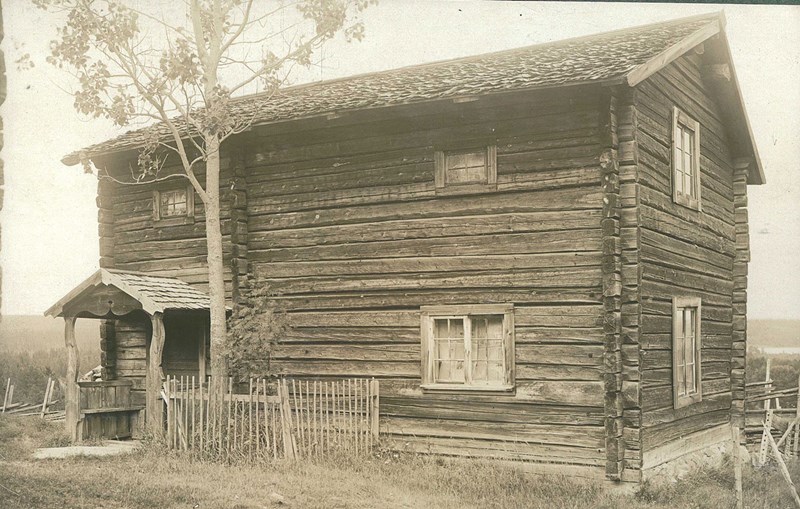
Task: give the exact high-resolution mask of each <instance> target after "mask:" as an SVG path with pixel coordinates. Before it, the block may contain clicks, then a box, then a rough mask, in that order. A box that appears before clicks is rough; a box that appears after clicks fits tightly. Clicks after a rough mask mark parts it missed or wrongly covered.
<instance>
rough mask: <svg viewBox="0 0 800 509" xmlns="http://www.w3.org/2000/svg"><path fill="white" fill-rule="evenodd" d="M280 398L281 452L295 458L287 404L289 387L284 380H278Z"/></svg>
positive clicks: (289, 409)
mask: <svg viewBox="0 0 800 509" xmlns="http://www.w3.org/2000/svg"><path fill="white" fill-rule="evenodd" d="M278 384H279V388H280V391H279V394H280V397H281V398H280V399H281V434H282V435H283V454H284V456H285V457H286V458H287V459H292V460H293V459H295V458H296V455H295V450H294V444H293V443H292V409H291V407H290V406H289V389H288V388H287V385H286V380H280V381H278Z"/></svg>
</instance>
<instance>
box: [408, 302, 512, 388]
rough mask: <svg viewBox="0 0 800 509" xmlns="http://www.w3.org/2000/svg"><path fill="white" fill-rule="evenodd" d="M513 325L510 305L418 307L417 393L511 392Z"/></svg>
mask: <svg viewBox="0 0 800 509" xmlns="http://www.w3.org/2000/svg"><path fill="white" fill-rule="evenodd" d="M513 320H514V318H513V307H512V306H511V305H475V306H424V307H423V308H422V352H423V359H422V371H423V377H422V383H423V388H426V389H456V390H469V389H473V390H474V389H477V390H510V389H512V388H513V385H514V379H513V377H514V374H513V372H514V369H513V367H514V340H513V334H514V333H513V331H514V325H513Z"/></svg>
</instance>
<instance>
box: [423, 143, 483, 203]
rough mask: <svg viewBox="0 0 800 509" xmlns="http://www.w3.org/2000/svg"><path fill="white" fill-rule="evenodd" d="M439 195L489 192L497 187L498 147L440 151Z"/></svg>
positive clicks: (437, 174) (437, 159) (438, 155)
mask: <svg viewBox="0 0 800 509" xmlns="http://www.w3.org/2000/svg"><path fill="white" fill-rule="evenodd" d="M435 163H436V174H435V179H436V193H437V194H440V193H462V192H480V191H489V190H494V189H496V188H497V147H496V146H494V145H490V146H487V147H474V148H469V149H460V150H438V151H436V154H435Z"/></svg>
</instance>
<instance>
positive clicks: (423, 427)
mask: <svg viewBox="0 0 800 509" xmlns="http://www.w3.org/2000/svg"><path fill="white" fill-rule="evenodd" d="M384 415H385V414H384ZM384 415H382V416H381V432H382V433H389V434H391V435H411V436H415V437H440V438H465V439H479V440H502V441H506V442H512V443H524V444H530V445H533V444H537V445H558V446H570V447H582V448H588V449H592V450H593V452H596V450H597V449H601V448H602V447H603V446H604V443H605V427H603V426H593V427H590V426H580V427H577V426H565V425H552V424H528V423H525V424H521V423H504V424H503V425H502V426H498V425H497V423H496V422H494V421H489V422H481V421H466V422H465V421H459V420H450V419H447V420H445V419H441V418H437V419H419V418H408V417H389V416H384Z"/></svg>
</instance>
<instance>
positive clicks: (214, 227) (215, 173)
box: [205, 136, 228, 385]
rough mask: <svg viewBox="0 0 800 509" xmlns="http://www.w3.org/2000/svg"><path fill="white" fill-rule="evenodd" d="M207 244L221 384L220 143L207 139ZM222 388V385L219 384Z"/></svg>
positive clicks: (214, 367)
mask: <svg viewBox="0 0 800 509" xmlns="http://www.w3.org/2000/svg"><path fill="white" fill-rule="evenodd" d="M206 149H207V153H208V158H207V160H206V194H207V196H208V202H207V203H205V213H206V243H207V248H208V294H209V297H210V298H211V376H212V380H215V379H216V380H215V381H219V382H222V381H223V379H224V378H225V377H226V376H227V375H228V366H227V362H226V361H225V344H226V341H227V324H226V323H225V319H226V316H225V315H226V313H225V276H224V269H225V267H224V264H223V259H222V229H221V225H220V219H219V214H220V187H219V181H220V176H219V173H220V168H219V163H220V157H219V140H217V139H216V137H213V136H209V137H208V138H207V139H206ZM222 385H224V384H222Z"/></svg>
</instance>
